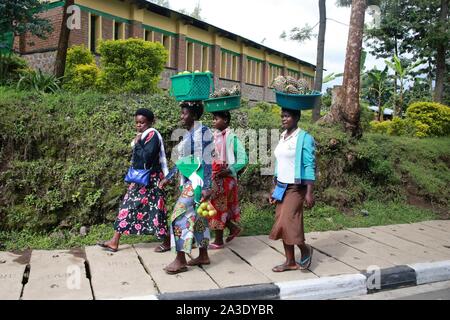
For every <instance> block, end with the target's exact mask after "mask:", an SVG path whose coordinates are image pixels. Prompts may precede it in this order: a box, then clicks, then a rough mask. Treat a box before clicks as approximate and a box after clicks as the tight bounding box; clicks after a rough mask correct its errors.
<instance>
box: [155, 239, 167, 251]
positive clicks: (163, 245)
mask: <svg viewBox="0 0 450 320" xmlns="http://www.w3.org/2000/svg"><path fill="white" fill-rule="evenodd" d="M169 250H170V237H169V236H166V237H165V238H164V240H163V242H162V243H161V244H160V245H159V246H157V247H156V248H155V252H166V251H169Z"/></svg>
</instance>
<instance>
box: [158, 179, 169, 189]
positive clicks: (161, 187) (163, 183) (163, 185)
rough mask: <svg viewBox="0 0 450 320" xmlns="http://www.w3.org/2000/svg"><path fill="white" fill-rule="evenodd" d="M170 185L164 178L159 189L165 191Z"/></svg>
mask: <svg viewBox="0 0 450 320" xmlns="http://www.w3.org/2000/svg"><path fill="white" fill-rule="evenodd" d="M168 184H169V180H167V179H165V178H164V179H162V180H161V181H160V182H159V185H158V188H160V189H164V188H165V187H166V186H167V185H168Z"/></svg>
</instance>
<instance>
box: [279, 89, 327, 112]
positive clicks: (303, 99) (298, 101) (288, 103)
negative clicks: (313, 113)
mask: <svg viewBox="0 0 450 320" xmlns="http://www.w3.org/2000/svg"><path fill="white" fill-rule="evenodd" d="M321 96H322V93H320V92H318V91H314V92H313V93H311V94H287V93H284V92H279V91H275V99H276V101H277V105H279V106H280V107H282V108H286V109H292V110H309V109H314V107H315V106H316V105H317V104H318V103H319V102H320V97H321Z"/></svg>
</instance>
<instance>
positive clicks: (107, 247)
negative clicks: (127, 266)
mask: <svg viewBox="0 0 450 320" xmlns="http://www.w3.org/2000/svg"><path fill="white" fill-rule="evenodd" d="M106 242H108V241H100V242H97V245H99V246H100V247H102V248H103V249H105V250H107V251H110V252H117V250H118V249H117V248H116V249H114V248H111V247H110V246H108V245H107V244H106Z"/></svg>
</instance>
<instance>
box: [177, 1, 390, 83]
mask: <svg viewBox="0 0 450 320" xmlns="http://www.w3.org/2000/svg"><path fill="white" fill-rule="evenodd" d="M198 2H199V0H169V4H170V8H171V9H172V10H180V9H186V10H187V11H188V12H192V10H193V9H194V7H195V6H196V4H197V3H198ZM200 6H201V9H202V11H201V16H202V18H203V19H204V20H205V21H206V22H208V23H209V24H212V25H214V26H217V27H220V28H222V29H225V30H228V31H231V32H233V33H235V34H237V35H240V36H243V37H245V38H248V39H250V40H253V41H255V42H258V43H261V42H262V41H263V40H264V39H265V40H264V42H263V44H264V45H265V46H267V47H270V48H273V49H275V50H278V51H281V52H284V53H287V54H289V55H292V56H294V57H297V58H299V59H302V60H304V61H307V62H310V63H312V64H316V51H317V39H316V38H313V39H311V40H310V41H306V42H304V43H302V44H300V43H298V42H295V41H291V40H286V41H285V40H282V39H280V34H281V33H282V32H283V31H284V30H286V31H290V30H291V29H292V28H294V27H302V26H303V25H304V24H305V23H308V24H309V25H310V26H313V25H315V24H316V23H317V22H318V21H319V7H318V1H317V0H259V1H258V0H226V1H223V0H221V1H219V0H200ZM366 17H368V18H369V16H368V15H367V16H366ZM327 18H329V19H334V20H337V21H339V22H341V23H338V22H335V21H332V20H328V21H327V32H326V39H325V66H324V68H325V69H326V71H325V73H324V74H325V75H327V74H329V73H331V72H336V73H338V72H343V71H344V62H345V51H346V45H347V36H348V24H349V21H350V8H338V7H336V5H335V0H328V1H327ZM315 31H316V33H317V32H318V27H316V29H315ZM374 64H377V65H378V66H379V67H378V68H379V69H380V68H382V67H381V66H382V65H383V64H384V63H383V62H382V61H376V60H375V59H374V58H373V57H370V56H369V57H368V58H367V61H366V69H367V68H369V69H371V68H372V66H373V65H374ZM340 82H342V78H340V79H337V80H335V81H333V82H330V83H328V84H327V85H324V89H325V88H326V86H330V85H331V86H332V85H334V84H338V83H340Z"/></svg>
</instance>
